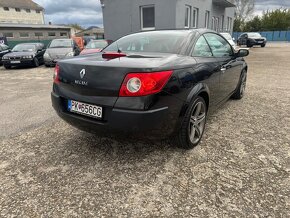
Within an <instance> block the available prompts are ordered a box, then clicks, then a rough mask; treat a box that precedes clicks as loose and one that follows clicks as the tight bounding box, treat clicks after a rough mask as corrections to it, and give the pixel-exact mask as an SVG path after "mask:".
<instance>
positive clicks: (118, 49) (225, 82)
mask: <svg viewBox="0 0 290 218" xmlns="http://www.w3.org/2000/svg"><path fill="white" fill-rule="evenodd" d="M248 54H249V51H248V50H247V49H240V50H239V51H238V52H235V51H234V50H233V49H232V46H231V45H230V44H229V43H228V42H227V40H226V39H225V38H223V37H222V36H221V35H219V34H217V33H216V32H212V31H209V30H168V31H167V30H166V31H165V30H164V31H152V32H142V33H136V34H132V35H128V36H125V37H123V38H121V39H119V40H117V41H116V42H114V43H112V44H111V45H109V46H108V47H107V48H105V49H104V50H103V52H102V53H100V54H94V55H87V56H81V57H75V58H72V59H67V60H63V61H60V62H59V63H58V65H57V66H56V68H55V74H54V84H53V91H52V94H51V97H52V104H53V107H54V109H55V110H56V112H57V113H58V115H59V116H60V117H61V118H63V119H64V120H65V121H67V122H68V123H70V124H72V125H74V126H76V127H78V128H80V129H82V130H85V131H89V132H93V133H96V134H99V135H108V134H111V133H114V134H121V135H123V136H126V135H128V134H129V135H132V134H133V135H134V136H138V137H139V136H141V137H142V136H143V137H144V136H145V137H148V138H152V137H154V138H156V137H159V138H164V137H169V136H174V139H177V143H178V145H179V146H180V147H183V148H187V149H189V148H193V147H194V146H195V145H197V144H198V143H199V142H200V140H201V138H202V135H203V132H204V129H205V123H206V119H207V115H208V113H209V112H212V111H214V110H216V109H217V107H219V105H220V104H222V103H223V102H225V101H226V100H227V99H229V98H230V97H233V98H235V99H240V98H242V97H243V95H244V91H245V87H246V78H247V68H248V67H247V64H246V63H245V61H244V59H243V57H244V56H247V55H248Z"/></svg>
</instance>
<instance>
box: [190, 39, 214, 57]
mask: <svg viewBox="0 0 290 218" xmlns="http://www.w3.org/2000/svg"><path fill="white" fill-rule="evenodd" d="M191 55H192V56H193V57H212V56H213V55H212V53H211V50H210V47H209V46H208V44H207V42H206V40H205V38H204V37H203V36H201V37H199V39H198V40H197V42H196V44H195V46H194V49H193V52H192V54H191Z"/></svg>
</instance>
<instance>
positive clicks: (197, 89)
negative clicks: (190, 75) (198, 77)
mask: <svg viewBox="0 0 290 218" xmlns="http://www.w3.org/2000/svg"><path fill="white" fill-rule="evenodd" d="M201 93H202V94H205V93H206V94H207V96H208V99H205V101H208V102H207V110H208V108H209V102H210V101H209V99H210V98H209V96H210V91H209V88H208V86H207V85H206V84H204V83H198V84H196V85H195V86H194V87H193V88H192V89H191V91H190V92H189V94H188V96H187V98H186V101H185V102H184V104H183V106H182V108H181V110H180V113H179V118H178V122H177V125H176V130H175V131H178V130H179V129H180V127H181V125H182V122H183V120H184V116H185V114H186V112H187V110H188V107H189V106H190V103H191V102H192V101H193V100H194V99H195V98H196V97H197V96H199V95H200V94H201Z"/></svg>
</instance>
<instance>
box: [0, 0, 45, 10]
mask: <svg viewBox="0 0 290 218" xmlns="http://www.w3.org/2000/svg"><path fill="white" fill-rule="evenodd" d="M0 6H1V7H10V8H21V9H33V10H44V8H43V7H41V6H40V5H38V4H36V3H35V2H33V1H32V0H1V1H0Z"/></svg>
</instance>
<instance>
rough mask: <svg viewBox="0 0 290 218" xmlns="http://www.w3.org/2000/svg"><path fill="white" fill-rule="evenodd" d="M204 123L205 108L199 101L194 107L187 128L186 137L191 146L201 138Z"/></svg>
mask: <svg viewBox="0 0 290 218" xmlns="http://www.w3.org/2000/svg"><path fill="white" fill-rule="evenodd" d="M205 122H206V106H205V105H204V103H203V102H201V101H199V102H197V103H196V104H195V105H194V109H193V111H192V114H191V116H190V121H189V126H188V136H189V139H190V142H191V143H192V144H197V143H198V142H199V140H200V139H201V137H202V134H203V131H204V127H205Z"/></svg>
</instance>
